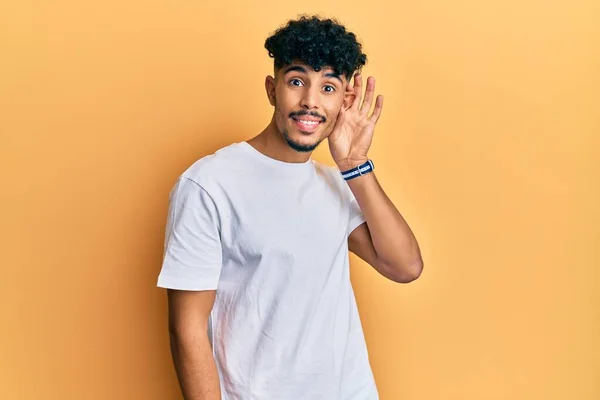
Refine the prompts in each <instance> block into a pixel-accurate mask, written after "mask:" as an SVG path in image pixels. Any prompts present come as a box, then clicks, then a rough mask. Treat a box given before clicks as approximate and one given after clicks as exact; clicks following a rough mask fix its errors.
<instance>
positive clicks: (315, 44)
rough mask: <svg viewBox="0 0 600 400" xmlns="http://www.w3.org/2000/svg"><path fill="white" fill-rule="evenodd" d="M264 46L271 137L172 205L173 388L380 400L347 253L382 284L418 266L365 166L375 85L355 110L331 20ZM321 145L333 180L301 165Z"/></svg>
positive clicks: (223, 394) (290, 399)
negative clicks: (270, 68) (270, 67)
mask: <svg viewBox="0 0 600 400" xmlns="http://www.w3.org/2000/svg"><path fill="white" fill-rule="evenodd" d="M265 47H266V49H267V50H268V51H269V55H270V56H271V57H273V58H274V64H275V73H274V76H268V77H267V78H266V81H265V88H266V92H267V96H268V99H269V102H270V103H271V105H272V106H273V107H274V113H273V118H272V120H271V121H270V123H269V125H268V126H267V127H266V128H265V129H264V130H263V131H262V132H261V133H260V134H259V135H257V136H255V137H254V138H252V139H250V140H248V141H247V142H240V143H235V144H232V145H229V146H226V147H224V148H222V149H220V150H218V151H217V152H215V153H214V154H211V155H209V156H206V157H204V158H202V159H200V160H198V161H197V162H195V163H194V164H193V165H192V166H190V167H189V168H188V169H187V170H186V171H185V172H184V173H183V174H182V175H181V176H180V177H179V179H178V180H177V183H176V184H175V187H174V188H173V190H172V191H171V194H170V207H169V215H168V221H167V230H166V238H165V253H164V260H163V266H162V270H161V273H160V276H159V279H158V286H160V287H164V288H167V289H169V290H168V302H169V328H170V335H171V351H172V355H173V360H174V364H175V369H176V372H177V376H178V379H179V382H180V386H181V388H182V392H183V395H184V398H185V399H186V400H200V399H202V400H218V399H226V400H238V399H239V400H251V399H252V400H300V399H310V400H320V399H323V400H333V399H336V400H372V399H378V393H377V388H376V386H375V382H374V379H373V374H372V371H371V368H370V365H369V360H368V353H367V349H366V345H365V340H364V335H363V331H362V328H361V324H360V319H359V315H358V311H357V307H356V301H355V297H354V293H353V290H352V286H351V283H350V277H349V266H348V250H350V251H352V252H353V253H355V254H356V255H358V256H359V257H360V258H362V259H363V260H365V261H366V262H367V263H369V264H370V265H372V266H373V267H374V268H375V269H376V270H377V271H379V272H380V273H381V274H382V275H383V276H385V277H387V278H389V279H391V280H393V281H395V282H410V281H412V280H414V279H416V278H417V277H418V276H419V275H420V273H421V270H422V268H423V267H422V265H423V264H422V260H421V255H420V251H419V247H418V244H417V241H416V240H415V238H414V236H413V234H412V232H411V230H410V228H409V227H408V225H407V224H406V222H405V221H404V219H403V218H402V216H401V215H400V213H399V212H398V210H396V208H395V207H394V205H393V204H392V202H391V201H390V200H389V198H388V197H387V196H386V194H385V193H384V191H383V189H382V188H381V186H380V185H379V183H378V182H377V180H376V178H375V174H374V172H373V169H374V164H373V163H372V162H370V160H369V158H368V156H367V152H368V149H369V147H370V145H371V141H372V138H373V132H374V128H375V124H376V122H377V119H378V118H379V116H380V114H381V110H382V106H383V98H382V97H381V96H378V97H377V99H376V101H375V105H374V108H373V112H372V113H371V115H369V113H370V108H371V106H372V102H373V94H374V88H375V80H374V79H373V78H369V79H368V80H367V82H366V92H365V95H364V100H363V98H362V85H363V79H362V77H361V76H360V74H358V73H357V74H356V75H354V83H353V85H350V80H351V79H352V76H353V74H354V73H355V72H357V71H360V68H361V67H362V66H363V65H364V64H365V62H366V56H365V55H364V54H363V53H362V51H361V45H360V44H359V43H358V42H357V41H356V37H355V35H354V34H353V33H351V32H348V31H346V29H345V28H344V27H343V26H341V25H339V24H338V23H337V22H335V21H332V20H329V19H328V20H322V19H319V18H317V17H301V18H300V19H298V20H295V21H289V22H288V24H287V25H286V26H284V27H282V28H280V29H279V30H278V31H276V32H275V34H274V35H273V36H271V37H270V38H268V39H267V41H266V43H265ZM324 139H327V140H328V143H329V149H330V151H331V155H332V157H333V160H334V161H335V163H336V164H337V167H338V168H333V167H329V166H325V165H323V164H321V163H318V162H316V161H314V160H312V159H311V158H310V155H311V152H312V151H313V150H314V149H315V148H316V147H317V146H318V145H319V143H321V141H323V140H324ZM357 167H361V169H360V171H358V170H357V169H356V168H357ZM342 173H345V174H344V176H342Z"/></svg>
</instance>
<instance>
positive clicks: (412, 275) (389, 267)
mask: <svg viewBox="0 0 600 400" xmlns="http://www.w3.org/2000/svg"><path fill="white" fill-rule="evenodd" d="M374 92H375V79H374V78H373V77H369V78H368V79H367V89H366V91H365V96H364V99H362V77H361V76H360V74H356V75H354V87H350V85H349V84H348V85H347V87H346V93H345V96H344V101H343V104H342V107H341V108H340V112H339V114H338V117H337V120H336V123H335V126H334V128H333V130H332V132H331V134H330V135H329V137H328V139H329V150H330V151H331V156H332V157H333V160H334V161H335V162H336V164H337V166H338V168H339V169H340V171H346V170H349V169H351V168H354V167H356V166H357V165H361V164H363V163H364V162H366V161H367V160H368V159H369V157H368V156H367V153H368V151H369V148H370V147H371V143H372V141H373V133H374V131H375V124H376V123H377V120H378V119H379V116H380V115H381V110H382V108H383V96H381V95H380V96H377V98H376V100H375V107H374V109H373V113H372V114H371V116H369V112H370V109H371V105H372V104H373V95H374ZM361 99H362V104H361ZM348 185H349V186H350V190H352V193H353V194H354V197H355V198H356V201H357V202H358V205H359V206H360V209H361V211H362V213H363V215H364V217H365V221H366V224H363V225H361V226H359V227H358V228H356V229H354V231H353V232H352V233H351V234H350V235H349V237H348V247H349V249H350V251H352V252H353V253H355V254H356V255H358V256H359V257H360V258H362V259H363V260H365V261H367V262H368V263H369V264H371V265H372V266H373V267H375V268H376V269H377V270H378V271H379V272H380V273H381V274H383V275H384V276H386V277H387V278H389V279H391V280H393V281H396V282H410V281H412V280H415V279H417V278H418V277H419V275H420V274H421V270H422V269H423V261H422V260H421V254H420V250H419V245H418V244H417V241H416V239H415V237H414V235H413V233H412V232H411V230H410V228H409V227H408V225H407V223H406V221H404V218H402V216H401V215H400V213H399V212H398V210H397V209H396V207H394V204H393V203H392V202H391V201H390V199H389V198H388V197H387V195H386V194H385V192H384V191H383V189H382V188H381V186H380V185H379V182H377V179H376V178H375V173H373V172H371V173H369V174H366V175H364V176H360V177H356V178H354V179H350V180H349V181H348Z"/></svg>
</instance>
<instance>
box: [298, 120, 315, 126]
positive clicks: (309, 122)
mask: <svg viewBox="0 0 600 400" xmlns="http://www.w3.org/2000/svg"><path fill="white" fill-rule="evenodd" d="M298 122H301V123H303V124H304V125H316V124H318V123H319V121H303V120H301V119H299V120H298Z"/></svg>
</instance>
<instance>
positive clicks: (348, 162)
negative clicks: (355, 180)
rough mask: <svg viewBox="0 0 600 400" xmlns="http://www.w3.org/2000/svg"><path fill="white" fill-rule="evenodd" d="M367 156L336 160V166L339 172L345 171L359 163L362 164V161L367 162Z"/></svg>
mask: <svg viewBox="0 0 600 400" xmlns="http://www.w3.org/2000/svg"><path fill="white" fill-rule="evenodd" d="M368 161H369V158H368V157H367V158H358V159H351V160H350V159H347V160H344V161H340V162H336V164H337V167H338V168H339V170H340V172H345V171H348V170H351V169H352V168H356V167H358V166H359V165H363V164H364V163H366V162H368Z"/></svg>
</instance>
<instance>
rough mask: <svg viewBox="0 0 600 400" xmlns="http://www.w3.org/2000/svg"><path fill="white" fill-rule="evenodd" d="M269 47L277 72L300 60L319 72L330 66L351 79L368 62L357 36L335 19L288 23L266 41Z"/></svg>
mask: <svg viewBox="0 0 600 400" xmlns="http://www.w3.org/2000/svg"><path fill="white" fill-rule="evenodd" d="M265 48H266V49H267V51H268V52H269V56H270V57H273V58H274V60H275V69H276V70H278V69H280V68H281V67H283V66H285V65H289V64H291V63H292V62H294V61H297V62H301V63H303V64H306V65H309V66H310V67H312V68H313V69H314V70H315V71H320V70H321V68H323V67H330V68H332V69H333V70H334V71H335V73H336V74H338V75H341V74H344V75H345V76H346V79H348V80H350V78H351V77H352V74H353V73H354V71H360V69H361V68H362V66H363V65H365V64H366V62H367V56H366V55H365V54H363V52H362V45H361V44H360V43H359V42H358V41H357V40H356V35H355V34H354V33H352V32H348V31H347V30H346V28H345V27H344V26H343V25H341V24H340V23H339V22H338V21H336V20H335V19H320V18H319V17H317V16H306V15H303V16H301V17H300V18H299V19H297V20H290V21H288V23H287V25H285V26H283V27H281V28H279V29H278V30H277V31H275V33H274V34H273V35H272V36H270V37H269V38H268V39H267V40H266V41H265Z"/></svg>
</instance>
